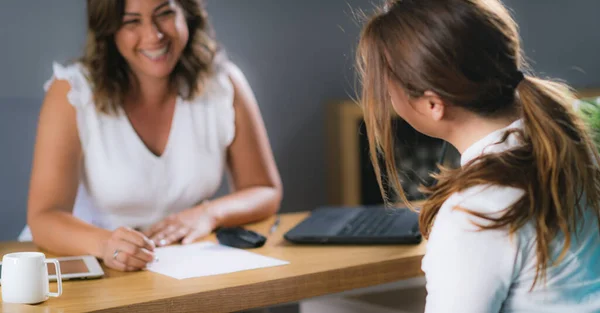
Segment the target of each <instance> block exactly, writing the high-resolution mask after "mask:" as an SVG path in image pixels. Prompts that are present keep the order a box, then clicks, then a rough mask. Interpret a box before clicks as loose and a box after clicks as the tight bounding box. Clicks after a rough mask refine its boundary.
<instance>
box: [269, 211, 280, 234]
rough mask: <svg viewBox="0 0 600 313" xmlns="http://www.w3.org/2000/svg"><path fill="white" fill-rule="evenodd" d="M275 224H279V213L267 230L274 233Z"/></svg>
mask: <svg viewBox="0 0 600 313" xmlns="http://www.w3.org/2000/svg"><path fill="white" fill-rule="evenodd" d="M277 226H279V215H277V216H276V217H275V222H274V223H273V226H271V229H270V230H269V234H272V233H274V232H275V231H276V230H277Z"/></svg>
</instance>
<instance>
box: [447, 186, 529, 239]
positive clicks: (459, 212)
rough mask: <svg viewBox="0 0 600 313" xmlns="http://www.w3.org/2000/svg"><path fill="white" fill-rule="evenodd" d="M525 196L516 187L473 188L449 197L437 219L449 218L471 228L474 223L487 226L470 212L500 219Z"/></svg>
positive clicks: (483, 220) (485, 221)
mask: <svg viewBox="0 0 600 313" xmlns="http://www.w3.org/2000/svg"><path fill="white" fill-rule="evenodd" d="M524 194H525V192H524V191H523V190H522V189H519V188H514V187H507V186H498V185H490V184H486V185H476V186H472V187H469V188H466V189H463V190H461V191H459V192H455V193H453V194H452V195H451V196H450V197H448V199H447V200H446V201H445V202H444V204H443V205H442V207H441V208H440V211H439V213H438V217H437V218H448V219H450V220H453V221H454V222H455V223H456V225H463V226H467V225H469V228H470V227H471V226H472V224H473V222H476V223H478V224H481V223H484V224H485V223H488V222H489V221H487V220H485V219H481V218H478V217H476V216H474V215H473V214H470V213H469V212H473V213H476V214H481V215H485V216H488V217H499V216H501V215H502V214H504V212H505V210H506V209H507V208H508V207H510V206H511V205H513V204H514V203H515V202H517V201H518V200H519V199H521V197H522V196H523V195H524ZM467 211H469V212H467ZM437 218H436V219H437Z"/></svg>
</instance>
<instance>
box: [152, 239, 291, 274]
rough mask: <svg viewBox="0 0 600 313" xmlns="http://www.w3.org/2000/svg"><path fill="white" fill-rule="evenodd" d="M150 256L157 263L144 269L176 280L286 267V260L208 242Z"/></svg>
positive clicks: (170, 247) (166, 249)
mask: <svg viewBox="0 0 600 313" xmlns="http://www.w3.org/2000/svg"><path fill="white" fill-rule="evenodd" d="M154 253H155V256H156V257H158V261H156V262H154V263H151V264H148V266H147V269H148V270H149V271H152V272H156V273H159V274H163V275H167V276H171V277H173V278H177V279H184V278H191V277H202V276H211V275H218V274H227V273H233V272H239V271H245V270H251V269H258V268H265V267H272V266H280V265H285V264H289V262H287V261H282V260H278V259H274V258H270V257H266V256H263V255H260V254H256V253H252V252H249V251H246V250H242V249H237V248H232V247H227V246H223V245H219V244H215V243H212V242H199V243H193V244H189V245H181V246H179V245H178V246H167V247H162V248H157V249H155V250H154Z"/></svg>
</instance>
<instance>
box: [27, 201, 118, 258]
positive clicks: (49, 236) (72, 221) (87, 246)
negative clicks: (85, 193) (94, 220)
mask: <svg viewBox="0 0 600 313" xmlns="http://www.w3.org/2000/svg"><path fill="white" fill-rule="evenodd" d="M28 224H29V228H30V229H31V233H32V236H33V242H34V243H35V244H36V245H37V246H39V247H40V248H42V249H45V250H48V251H49V252H52V253H55V254H59V255H82V254H85V255H93V256H95V257H97V258H101V257H102V248H103V244H104V241H105V240H106V239H107V238H109V237H110V231H108V230H105V229H102V228H99V227H96V226H93V225H90V224H88V223H86V222H84V221H82V220H80V219H78V218H76V217H75V216H73V214H71V213H69V212H64V211H47V212H43V213H38V214H36V215H35V216H30V217H29V218H28Z"/></svg>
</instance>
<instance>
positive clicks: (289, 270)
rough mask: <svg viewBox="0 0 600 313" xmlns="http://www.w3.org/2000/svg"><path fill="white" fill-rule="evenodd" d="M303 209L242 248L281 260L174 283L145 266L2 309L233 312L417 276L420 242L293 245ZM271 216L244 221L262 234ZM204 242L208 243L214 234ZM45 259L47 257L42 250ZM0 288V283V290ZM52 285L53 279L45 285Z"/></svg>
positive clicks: (13, 248) (8, 247)
mask: <svg viewBox="0 0 600 313" xmlns="http://www.w3.org/2000/svg"><path fill="white" fill-rule="evenodd" d="M308 214H309V213H293V214H281V215H280V216H281V224H280V226H279V228H278V229H277V231H276V232H275V233H273V234H271V235H269V237H268V240H267V243H266V244H265V246H263V247H262V248H259V249H253V250H250V251H252V252H255V253H259V254H262V255H265V256H270V257H273V258H277V259H281V260H285V261H288V262H290V264H288V265H284V266H277V267H271V268H264V269H257V270H249V271H243V272H237V273H231V274H225V275H217V276H210V277H199V278H189V279H184V280H177V279H174V278H171V277H168V276H164V275H160V274H157V273H153V272H149V271H140V272H133V273H122V272H117V271H113V270H110V269H106V268H105V273H106V275H105V277H103V278H101V279H95V280H85V281H65V282H64V283H63V295H62V296H61V297H59V298H50V299H49V300H48V301H46V302H44V303H42V304H38V305H18V304H8V303H0V309H1V310H2V312H25V313H27V312H35V313H37V312H90V311H100V312H144V313H152V312H233V311H239V310H246V309H251V308H259V307H266V306H272V305H277V304H284V303H290V302H296V301H300V300H303V299H307V298H311V297H316V296H323V295H327V294H332V293H337V292H343V291H348V290H352V289H356V288H363V287H369V286H374V285H379V284H385V283H390V282H395V281H398V280H402V279H407V278H413V277H418V276H422V275H423V273H422V272H421V269H420V267H421V259H422V257H423V255H424V253H425V242H423V243H421V244H419V245H406V246H403V245H388V246H314V245H295V244H291V243H289V242H287V241H286V240H285V239H283V234H284V233H285V232H287V231H288V230H289V229H291V228H292V227H293V226H295V225H296V224H297V223H299V222H300V221H301V220H302V219H304V218H305V217H306V216H307V215H308ZM272 224H273V219H270V220H267V221H264V222H262V223H258V224H255V225H250V226H248V228H249V229H253V230H255V231H258V232H260V233H262V234H267V233H268V230H269V228H270V226H271V225H272ZM208 240H212V241H215V238H214V236H213V237H211V238H209V239H208ZM17 251H39V250H38V249H37V248H36V247H35V246H34V245H33V244H31V243H18V242H5V243H0V255H4V254H6V253H10V252H17ZM47 256H48V257H53V256H52V255H50V254H47ZM0 288H1V287H0ZM50 289H51V290H55V289H56V286H55V283H51V284H50Z"/></svg>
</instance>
